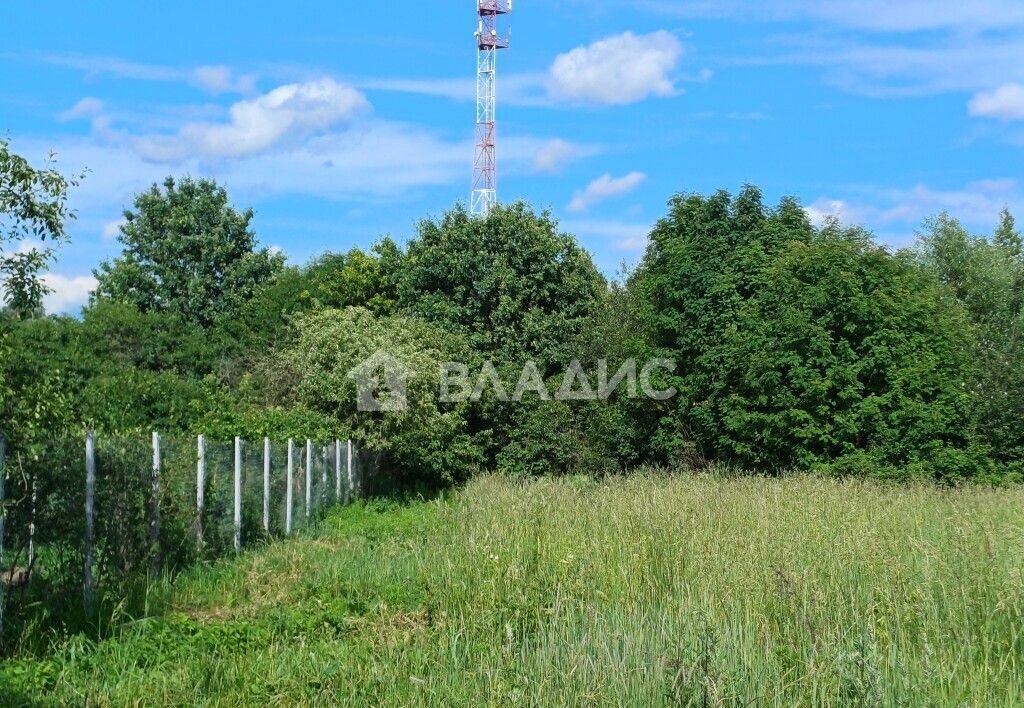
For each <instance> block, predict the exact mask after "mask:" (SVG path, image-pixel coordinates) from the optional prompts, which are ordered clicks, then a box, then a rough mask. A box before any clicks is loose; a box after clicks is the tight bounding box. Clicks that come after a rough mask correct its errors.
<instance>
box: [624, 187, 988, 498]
mask: <svg viewBox="0 0 1024 708" xmlns="http://www.w3.org/2000/svg"><path fill="white" fill-rule="evenodd" d="M632 285H633V287H635V288H638V289H639V290H640V291H641V292H642V293H643V296H644V298H645V300H646V302H647V306H648V307H649V316H650V318H651V322H652V332H653V338H654V343H655V344H656V345H657V346H658V347H659V348H660V349H661V350H662V351H663V352H664V353H665V354H666V355H667V356H669V358H673V359H675V360H676V361H677V363H678V367H679V368H678V371H677V375H676V376H675V377H674V380H673V383H674V385H675V386H676V388H678V390H679V392H680V395H679V396H678V397H677V398H676V399H675V400H674V401H672V402H671V404H670V405H669V406H668V407H667V409H666V410H665V412H664V415H663V417H662V419H661V421H660V425H659V430H658V435H657V438H656V440H655V446H656V448H655V453H656V454H658V455H661V456H662V457H663V459H667V460H671V459H674V458H678V457H681V456H683V455H685V454H693V453H696V454H697V455H699V456H701V457H702V458H711V459H718V460H722V461H726V462H729V463H735V464H738V465H741V466H744V467H748V468H753V469H768V470H772V469H786V468H793V467H796V468H804V469H808V468H813V467H815V466H819V465H826V464H832V463H836V462H837V461H841V460H843V459H844V458H846V457H848V456H853V457H854V458H855V459H864V458H863V455H867V456H868V458H869V459H870V460H871V461H872V462H873V464H874V465H876V466H877V467H879V468H882V467H885V468H889V469H906V470H907V471H908V474H915V473H923V474H928V475H929V476H934V477H954V478H959V477H971V476H976V475H979V474H988V472H989V464H988V457H987V450H986V446H985V445H984V444H983V442H982V441H981V440H979V439H978V437H977V435H976V431H975V430H974V428H973V425H972V411H973V410H974V406H975V405H976V396H975V393H974V392H973V391H972V390H971V389H970V386H969V384H970V383H971V382H972V380H973V379H974V377H975V375H976V369H975V362H974V360H973V356H972V353H971V348H972V347H971V343H972V342H974V341H975V331H974V329H973V328H972V326H971V324H970V322H969V320H968V317H967V314H966V312H965V311H964V309H963V308H962V307H961V306H960V305H959V303H957V302H956V301H955V299H954V298H953V297H951V295H950V294H949V293H948V292H947V291H946V290H944V289H943V288H942V287H941V286H940V285H939V284H938V283H937V282H936V281H935V279H934V278H933V277H931V276H930V274H929V273H928V272H926V271H925V270H924V269H922V268H920V267H919V266H917V265H916V264H915V263H914V262H913V261H912V259H911V258H910V257H909V256H907V255H905V254H898V255H894V254H892V253H890V252H889V251H887V250H885V249H883V248H880V247H877V246H875V245H873V244H872V243H871V241H870V238H869V237H868V235H867V234H865V233H863V232H861V231H859V230H855V229H854V230H848V229H843V228H841V227H840V226H839V225H838V224H836V223H832V224H829V225H827V226H826V227H824V228H823V229H821V230H815V229H814V228H812V227H811V225H810V224H809V223H808V221H807V218H806V216H805V215H804V213H803V212H802V210H800V209H799V207H798V206H797V205H795V204H794V203H792V202H790V201H784V202H783V203H782V204H781V205H780V206H779V207H778V209H776V210H767V209H765V208H764V207H763V206H762V204H761V199H760V195H759V194H758V193H757V191H756V190H754V189H752V188H748V189H747V190H745V191H744V192H743V193H742V194H741V195H740V196H739V197H738V198H736V199H731V198H730V197H729V196H728V195H726V194H721V193H720V194H718V195H715V196H713V197H711V198H709V199H705V198H703V197H679V198H677V199H676V200H674V202H673V204H672V209H671V213H670V215H669V216H668V217H667V218H666V219H664V220H663V221H661V222H660V223H659V224H658V226H657V227H656V228H655V230H654V233H653V235H652V244H651V246H650V249H649V250H648V253H647V255H646V257H645V259H644V262H643V264H642V266H641V268H640V270H639V271H638V273H637V274H636V276H635V277H634V279H633V283H632ZM688 443H689V444H690V445H691V447H689V448H688V447H687V444H688ZM853 467H856V465H854V466H853Z"/></svg>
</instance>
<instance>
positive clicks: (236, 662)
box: [0, 473, 1024, 707]
mask: <svg viewBox="0 0 1024 708" xmlns="http://www.w3.org/2000/svg"><path fill="white" fill-rule="evenodd" d="M1022 510H1024V496H1022V494H1021V492H1020V491H1019V490H1014V491H1009V492H1007V491H1005V490H1003V491H995V490H990V489H982V488H973V489H964V490H958V491H951V490H942V489H938V488H935V487H934V486H930V485H911V486H904V487H900V488H892V487H889V486H880V485H878V484H876V483H865V482H858V481H848V482H832V481H824V480H821V479H813V478H807V477H793V478H782V479H766V478H726V477H722V476H674V477H670V476H667V475H663V474H656V473H647V474H642V475H637V476H633V477H629V478H612V479H608V480H605V481H602V482H596V481H593V480H592V479H589V478H583V477H570V478H564V479H561V480H545V481H536V482H529V483H522V482H515V481H511V480H508V479H503V478H498V477H483V478H480V479H477V480H475V481H474V482H472V483H471V484H470V485H469V486H468V487H467V488H465V489H463V490H461V491H458V492H454V493H450V494H448V495H446V496H445V497H444V498H442V499H438V500H435V501H421V502H414V503H409V504H396V503H384V502H380V503H377V502H374V503H367V504H361V505H358V506H355V507H351V508H346V509H341V510H338V511H337V512H335V513H333V515H332V516H330V517H329V518H328V519H327V520H326V522H325V523H324V525H323V526H322V528H321V531H320V533H318V534H315V535H310V536H309V537H307V538H305V539H303V540H298V541H288V542H285V543H276V544H272V545H270V546H268V547H266V548H265V549H264V550H262V551H260V552H257V553H253V554H252V555H249V556H246V557H243V558H240V559H238V560H236V561H231V562H227V563H223V564H220V565H216V566H213V567H211V568H203V569H198V570H195V571H192V572H190V573H188V574H186V575H185V576H183V577H182V578H180V579H179V580H178V581H176V582H174V583H172V584H170V585H168V586H165V587H164V588H163V589H161V590H159V591H154V592H153V597H152V609H153V616H151V617H149V618H147V619H144V620H139V621H134V622H130V623H127V624H125V625H123V626H121V627H120V628H119V629H118V631H117V632H116V636H115V637H114V638H112V639H111V640H110V641H106V642H102V643H98V644H97V643H93V642H92V641H89V640H87V639H84V638H81V637H79V638H75V639H73V640H71V641H69V642H67V643H66V644H64V645H63V646H62V647H60V648H59V649H58V650H57V651H56V652H55V653H54V654H53V655H52V656H50V657H48V658H44V659H23V660H19V661H14V662H11V663H9V664H7V665H5V666H4V667H3V668H0V685H2V686H5V687H6V691H7V695H6V696H4V697H3V701H4V704H5V705H15V704H18V702H19V701H20V702H22V703H23V704H26V705H51V704H53V705H60V704H64V705H66V704H75V705H83V704H85V705H136V704H138V703H139V701H142V700H144V701H146V702H148V703H151V704H154V703H155V704H167V705H186V704H187V705H211V706H213V705H218V706H236V705H237V706H242V705H328V704H330V705H379V706H386V705H447V706H459V705H465V706H479V705H494V706H502V705H509V706H512V705H580V706H583V705H586V706H595V705H609V706H612V705H615V706H620V705H635V706H645V707H646V706H676V705H683V706H749V705H778V706H811V705H814V706H828V705H831V706H857V705H863V706H876V705H892V706H897V705H905V706H911V705H985V706H1012V705H1020V703H1021V702H1022V701H1024V674H1022V672H1024V662H1022V659H1024V637H1022V635H1021V632H1020V627H1021V623H1022V621H1024V590H1022V588H1024V585H1022V583H1021V576H1020V572H1021V571H1020V569H1021V567H1022V566H1024V536H1022V531H1024V511H1022Z"/></svg>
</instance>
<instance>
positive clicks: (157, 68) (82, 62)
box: [41, 54, 256, 95]
mask: <svg viewBox="0 0 1024 708" xmlns="http://www.w3.org/2000/svg"><path fill="white" fill-rule="evenodd" d="M41 59H42V61H43V62H45V63H47V64H52V65H54V66H64V67H67V68H69V69H75V70H77V71H80V72H82V73H84V74H85V75H86V76H87V77H90V78H98V77H101V76H108V77H113V78H117V79H129V80H134V81H161V82H167V83H184V84H188V85H190V86H193V87H195V88H198V89H200V90H201V91H204V92H206V93H210V94H214V95H216V94H222V93H241V94H247V93H252V92H253V91H254V90H255V87H256V75H255V74H247V73H238V72H236V71H235V70H234V69H232V68H231V67H228V66H224V65H221V64H216V65H202V66H196V67H191V68H180V67H173V66H165V65H161V64H147V63H143V62H136V61H131V60H127V59H119V58H116V57H108V56H93V55H79V54H45V55H43V56H42V57H41Z"/></svg>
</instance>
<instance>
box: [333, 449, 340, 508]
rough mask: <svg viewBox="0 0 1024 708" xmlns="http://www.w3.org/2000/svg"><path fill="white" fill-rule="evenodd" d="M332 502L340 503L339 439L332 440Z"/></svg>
mask: <svg viewBox="0 0 1024 708" xmlns="http://www.w3.org/2000/svg"><path fill="white" fill-rule="evenodd" d="M334 503H335V504H341V440H335V441H334Z"/></svg>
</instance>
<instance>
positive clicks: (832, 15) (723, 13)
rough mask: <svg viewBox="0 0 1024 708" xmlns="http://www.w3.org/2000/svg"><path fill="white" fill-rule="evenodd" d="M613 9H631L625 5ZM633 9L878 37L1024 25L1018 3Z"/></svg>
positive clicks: (795, 0)
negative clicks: (814, 25)
mask: <svg viewBox="0 0 1024 708" xmlns="http://www.w3.org/2000/svg"><path fill="white" fill-rule="evenodd" d="M607 4H614V5H625V4H627V3H626V2H624V0H612V1H611V2H609V3H607ZM628 4H629V5H630V6H631V7H633V8H636V7H640V8H643V9H645V10H647V11H650V12H655V13H660V14H670V15H673V16H676V17H684V18H689V19H707V18H712V19H731V20H737V19H739V20H746V21H754V22H808V21H810V22H820V23H825V24H829V25H834V26H837V27H842V28H848V29H857V30H865V31H873V32H916V31H922V30H936V29H957V30H968V31H969V30H986V29H1001V28H1006V27H1012V26H1015V25H1019V24H1024V6H1022V5H1021V3H1019V2H1017V1H1016V0H971V1H970V2H958V1H957V0H900V1H899V2H892V1H891V0H829V1H828V2H822V1H821V0H775V1H774V2H770V3H766V2H759V1H758V0H713V1H712V0H639V1H637V0H631V1H630V2H629V3H628Z"/></svg>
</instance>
